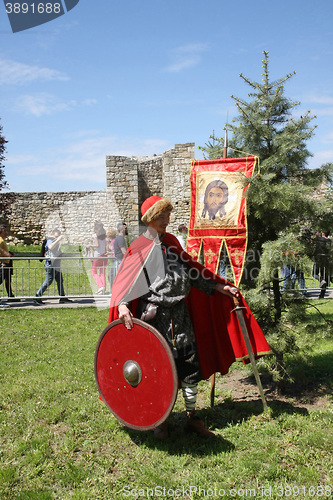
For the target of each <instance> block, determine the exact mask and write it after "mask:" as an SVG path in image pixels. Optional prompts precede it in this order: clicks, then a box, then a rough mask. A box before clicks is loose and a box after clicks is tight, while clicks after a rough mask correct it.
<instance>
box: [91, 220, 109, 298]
mask: <svg viewBox="0 0 333 500" xmlns="http://www.w3.org/2000/svg"><path fill="white" fill-rule="evenodd" d="M94 231H95V232H94V234H93V244H92V248H93V249H94V259H93V263H92V268H91V274H92V277H93V278H94V280H95V282H96V284H97V287H98V289H97V293H98V294H104V293H105V287H106V281H105V273H106V266H107V259H106V258H105V257H106V231H105V229H104V226H103V224H102V223H101V222H100V221H97V220H96V221H95V224H94Z"/></svg>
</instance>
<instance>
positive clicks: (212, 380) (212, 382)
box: [210, 119, 228, 408]
mask: <svg viewBox="0 0 333 500" xmlns="http://www.w3.org/2000/svg"><path fill="white" fill-rule="evenodd" d="M227 121H228V119H227ZM227 156H228V129H227V127H226V128H225V133H224V144H223V159H225V158H227ZM214 400H215V373H213V375H211V377H210V406H211V408H213V406H214Z"/></svg>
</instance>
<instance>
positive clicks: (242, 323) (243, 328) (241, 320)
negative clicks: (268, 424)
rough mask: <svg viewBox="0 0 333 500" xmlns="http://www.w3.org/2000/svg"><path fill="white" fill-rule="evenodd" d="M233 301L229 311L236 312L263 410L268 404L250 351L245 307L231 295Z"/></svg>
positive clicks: (266, 408)
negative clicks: (233, 305) (244, 312)
mask: <svg viewBox="0 0 333 500" xmlns="http://www.w3.org/2000/svg"><path fill="white" fill-rule="evenodd" d="M233 301H234V304H235V309H233V310H232V311H231V312H234V311H235V312H236V314H237V319H238V322H239V326H240V329H241V331H242V334H243V337H244V341H245V345H246V348H247V352H248V354H249V358H250V361H251V365H252V369H253V373H254V376H255V379H256V382H257V386H258V389H259V392H260V396H261V400H262V403H263V407H264V411H267V410H268V406H267V402H266V398H265V394H264V390H263V388H262V385H261V380H260V376H259V372H258V368H257V365H256V360H255V358H254V354H253V351H252V346H251V342H250V337H249V332H248V331H247V327H246V324H245V320H244V315H243V309H246V307H241V306H240V305H239V300H238V298H237V297H233Z"/></svg>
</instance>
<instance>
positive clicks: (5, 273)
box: [0, 224, 20, 301]
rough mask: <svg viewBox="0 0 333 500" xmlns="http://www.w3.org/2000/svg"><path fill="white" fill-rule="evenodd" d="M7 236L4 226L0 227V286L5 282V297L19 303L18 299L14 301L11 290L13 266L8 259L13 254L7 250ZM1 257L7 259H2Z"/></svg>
mask: <svg viewBox="0 0 333 500" xmlns="http://www.w3.org/2000/svg"><path fill="white" fill-rule="evenodd" d="M7 235H8V228H7V226H6V225H5V224H1V225H0V285H1V284H2V283H3V281H4V282H5V287H6V291H7V295H8V297H9V298H10V299H12V301H13V300H15V301H19V300H20V299H15V298H14V294H13V290H12V281H11V280H12V274H13V264H12V262H13V261H12V260H10V258H9V257H13V255H14V254H13V253H12V252H10V251H9V250H8V245H7V242H6V237H7ZM1 257H7V258H2V259H1Z"/></svg>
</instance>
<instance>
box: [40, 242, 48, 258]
mask: <svg viewBox="0 0 333 500" xmlns="http://www.w3.org/2000/svg"><path fill="white" fill-rule="evenodd" d="M46 242H47V239H46V238H45V239H44V240H43V242H42V246H41V249H40V253H39V256H40V257H45V246H46ZM43 260H44V259H39V262H43Z"/></svg>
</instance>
